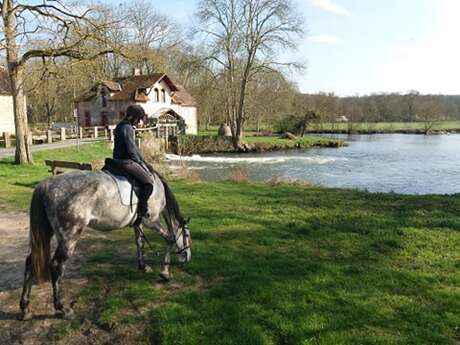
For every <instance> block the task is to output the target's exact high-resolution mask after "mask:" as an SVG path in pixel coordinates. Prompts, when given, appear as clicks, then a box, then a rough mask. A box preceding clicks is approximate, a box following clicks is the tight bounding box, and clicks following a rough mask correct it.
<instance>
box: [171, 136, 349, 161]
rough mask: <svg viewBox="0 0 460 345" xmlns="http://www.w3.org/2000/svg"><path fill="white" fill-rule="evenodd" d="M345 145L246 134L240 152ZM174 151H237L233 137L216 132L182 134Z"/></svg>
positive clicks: (310, 138) (306, 138)
mask: <svg viewBox="0 0 460 345" xmlns="http://www.w3.org/2000/svg"><path fill="white" fill-rule="evenodd" d="M343 145H345V143H344V141H342V140H335V139H329V138H320V137H314V136H306V137H299V138H297V137H296V138H295V139H283V138H280V137H276V136H256V135H254V134H250V135H246V136H245V137H244V140H243V144H242V148H243V151H238V152H246V153H251V152H252V153H253V152H268V151H276V150H290V149H306V148H310V147H340V146H343ZM173 151H174V152H175V153H177V154H182V155H190V154H199V153H224V152H237V151H236V150H235V148H234V147H233V145H232V142H231V138H228V137H218V136H217V135H216V133H215V132H214V133H213V132H207V133H206V134H202V135H196V136H190V135H186V136H180V137H178V138H177V141H176V142H175V143H174V147H173Z"/></svg>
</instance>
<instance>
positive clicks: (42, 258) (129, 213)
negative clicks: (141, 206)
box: [20, 171, 191, 320]
mask: <svg viewBox="0 0 460 345" xmlns="http://www.w3.org/2000/svg"><path fill="white" fill-rule="evenodd" d="M152 173H153V177H154V191H153V193H152V195H151V197H150V199H149V201H148V204H149V210H150V213H149V216H148V218H145V219H144V220H143V222H142V225H144V226H145V227H147V228H151V229H153V230H155V231H157V232H158V233H159V234H160V235H161V236H162V237H163V238H164V239H165V241H166V251H165V255H164V258H163V262H162V268H161V273H160V276H161V277H162V278H164V279H166V280H168V279H169V278H170V272H169V264H170V261H171V254H177V255H178V257H179V260H180V261H181V262H184V261H189V260H190V259H191V248H190V246H191V238H190V231H189V228H188V225H187V221H186V220H185V219H184V218H183V216H182V215H181V212H180V210H179V206H178V204H177V201H176V198H175V196H174V194H173V193H172V191H171V189H170V188H169V186H168V184H167V183H166V182H165V181H164V179H163V178H162V177H161V176H160V175H159V174H157V173H155V172H154V171H152ZM160 216H163V219H164V223H165V224H166V227H164V226H163V225H162V223H161V217H160ZM135 219H136V214H135V208H132V207H130V206H125V205H123V204H122V201H121V196H120V194H119V190H118V186H117V184H116V183H115V181H114V179H113V177H112V176H110V175H109V174H107V173H104V172H88V171H87V172H80V171H78V172H71V173H66V174H61V175H57V176H53V177H50V178H48V179H46V180H44V181H42V182H40V183H39V184H38V185H37V186H36V188H35V190H34V193H33V196H32V201H31V205H30V247H31V251H30V254H29V255H28V256H27V259H26V264H25V272H24V285H23V291H22V295H21V300H20V307H21V318H22V319H23V320H27V319H30V318H31V317H32V312H31V310H30V307H29V297H30V290H31V287H32V283H33V280H34V279H35V280H36V282H37V283H41V282H44V281H50V280H51V282H52V286H53V302H54V308H55V310H56V313H57V314H59V315H60V316H62V317H65V318H71V317H72V315H73V310H72V309H71V308H70V307H67V308H65V307H64V305H63V303H62V298H61V294H62V293H61V287H60V283H61V279H62V276H63V274H64V270H65V265H66V262H67V261H68V259H69V258H70V257H71V256H72V254H73V252H74V250H75V246H76V244H77V242H78V240H79V239H80V236H81V234H82V231H83V229H84V228H85V227H87V226H88V227H91V228H93V229H96V230H113V229H120V228H123V227H125V226H128V225H132V224H133V223H134V220H135ZM134 229H135V235H136V244H137V256H138V265H139V269H141V270H145V268H146V266H145V263H144V255H143V245H144V243H143V238H144V237H143V231H142V228H141V227H139V228H136V227H135V228H134ZM53 235H54V236H56V240H57V247H56V251H55V253H54V256H53V258H52V259H50V241H51V238H52V237H53Z"/></svg>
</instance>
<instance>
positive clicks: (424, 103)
mask: <svg viewBox="0 0 460 345" xmlns="http://www.w3.org/2000/svg"><path fill="white" fill-rule="evenodd" d="M415 112H416V118H417V119H418V120H419V121H423V125H424V132H425V134H429V133H430V131H431V129H432V128H433V125H434V124H435V122H436V121H437V120H439V119H440V108H439V104H437V103H436V102H435V101H434V100H433V99H432V97H429V96H425V97H423V98H418V99H417V101H416V102H415Z"/></svg>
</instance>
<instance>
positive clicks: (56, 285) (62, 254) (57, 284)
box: [51, 239, 77, 319]
mask: <svg viewBox="0 0 460 345" xmlns="http://www.w3.org/2000/svg"><path fill="white" fill-rule="evenodd" d="M76 244H77V240H76V239H74V240H72V241H69V242H67V243H66V241H63V240H60V241H59V242H58V246H57V248H56V252H55V253H54V256H53V259H52V260H51V280H52V284H53V303H54V309H55V310H56V313H57V315H59V316H62V317H63V318H65V319H71V318H73V316H74V312H73V310H72V308H70V307H68V308H65V307H64V304H63V303H62V287H61V280H62V277H63V275H64V270H65V266H66V263H67V260H68V259H69V258H70V257H71V256H72V254H73V251H74V249H75V246H76Z"/></svg>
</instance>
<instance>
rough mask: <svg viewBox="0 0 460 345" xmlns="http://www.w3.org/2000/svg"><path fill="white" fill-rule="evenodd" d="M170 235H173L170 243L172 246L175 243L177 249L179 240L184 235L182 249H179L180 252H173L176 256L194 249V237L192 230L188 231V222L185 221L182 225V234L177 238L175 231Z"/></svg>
mask: <svg viewBox="0 0 460 345" xmlns="http://www.w3.org/2000/svg"><path fill="white" fill-rule="evenodd" d="M170 235H171V238H172V239H171V241H170V243H171V244H173V243H174V244H175V245H176V247H177V240H178V239H179V238H180V237H181V235H182V249H179V250H178V251H176V252H173V253H174V254H177V255H180V254H182V253H184V252H185V251H186V250H188V249H190V248H191V247H192V236H191V235H190V230H189V229H188V225H187V222H186V221H184V222H183V223H182V224H181V225H180V233H179V235H178V236H176V234H175V232H174V231H171V232H170ZM187 239H189V241H188V242H187ZM168 242H169V241H168Z"/></svg>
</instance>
